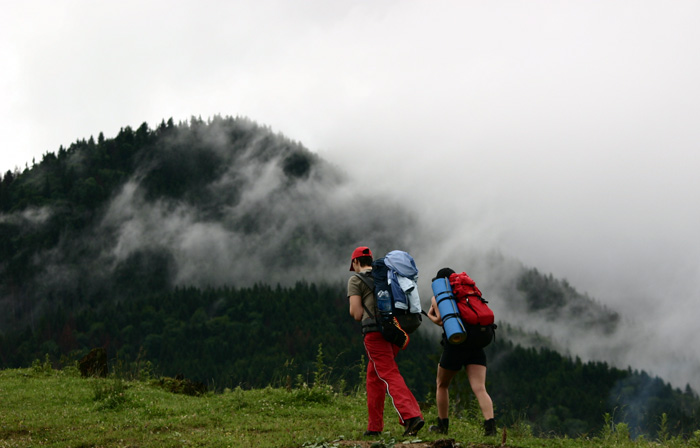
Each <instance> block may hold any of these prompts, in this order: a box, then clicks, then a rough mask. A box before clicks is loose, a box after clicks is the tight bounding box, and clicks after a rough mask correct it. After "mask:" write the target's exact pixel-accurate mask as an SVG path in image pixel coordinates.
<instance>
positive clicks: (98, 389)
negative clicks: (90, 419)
mask: <svg viewBox="0 0 700 448" xmlns="http://www.w3.org/2000/svg"><path fill="white" fill-rule="evenodd" d="M126 389H127V385H126V383H125V382H124V381H123V380H122V379H121V378H118V377H114V378H113V379H111V380H106V381H105V380H96V381H95V382H94V383H93V399H94V400H95V401H96V402H97V403H98V405H97V409H98V410H106V409H116V408H118V407H120V406H121V405H123V404H124V403H126V401H127V395H126Z"/></svg>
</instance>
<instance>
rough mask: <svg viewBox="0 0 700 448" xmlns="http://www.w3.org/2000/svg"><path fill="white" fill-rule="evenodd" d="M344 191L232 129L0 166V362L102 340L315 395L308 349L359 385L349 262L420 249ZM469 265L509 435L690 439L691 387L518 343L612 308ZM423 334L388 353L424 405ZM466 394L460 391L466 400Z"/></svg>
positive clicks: (604, 328)
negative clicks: (606, 430) (488, 330)
mask: <svg viewBox="0 0 700 448" xmlns="http://www.w3.org/2000/svg"><path fill="white" fill-rule="evenodd" d="M353 187H354V186H353V185H352V184H351V183H350V182H349V180H348V179H346V178H345V176H344V174H343V173H342V172H341V171H340V170H339V169H337V168H335V167H333V166H331V165H329V164H328V163H327V162H325V161H324V160H322V159H321V158H319V157H318V156H316V155H315V154H313V153H311V152H309V151H308V150H307V149H305V148H304V147H303V146H302V145H301V144H300V143H297V142H293V141H291V140H289V139H288V138H286V137H284V136H282V135H279V134H275V133H273V132H272V131H271V130H270V129H268V128H266V127H263V126H259V125H258V124H256V123H254V122H252V121H250V120H248V119H245V118H231V117H215V118H213V119H211V120H209V121H207V122H204V121H202V120H201V119H195V118H193V119H191V120H190V122H188V123H179V124H175V123H173V121H172V120H168V121H167V122H165V121H164V122H162V123H161V124H160V125H159V126H157V127H156V129H150V128H149V127H148V126H147V125H146V124H145V123H144V124H143V125H141V126H140V127H139V128H138V129H136V130H133V129H131V128H129V127H126V128H123V129H122V130H121V131H120V132H119V134H118V135H117V136H116V137H115V138H113V139H106V138H104V136H103V135H102V134H100V135H99V136H98V138H97V140H95V139H93V138H92V137H91V138H89V139H88V140H79V141H77V142H76V143H74V144H72V145H70V146H69V147H68V148H63V147H61V148H59V150H58V152H57V154H53V153H47V154H46V155H45V156H44V158H43V160H42V161H41V162H39V163H37V164H34V165H33V166H32V167H30V168H27V169H25V170H24V171H15V172H13V171H7V172H6V173H5V174H4V175H3V176H2V182H1V183H0V213H1V214H0V307H2V309H3V310H4V312H3V313H2V315H0V363H1V364H0V366H1V367H18V366H26V365H28V364H30V363H31V362H32V361H33V360H34V359H37V358H40V359H43V357H44V355H45V354H48V355H49V356H50V357H51V359H53V360H54V361H56V362H58V360H59V359H61V357H68V358H72V359H76V358H78V357H80V356H81V355H83V354H85V353H86V352H87V351H88V350H89V349H90V348H93V347H98V346H102V347H106V348H107V349H108V351H109V353H110V357H111V359H113V360H120V362H123V363H126V364H132V363H136V362H140V363H143V362H146V361H149V362H150V363H152V365H153V366H154V368H155V369H156V371H157V372H158V373H160V374H164V375H175V374H178V373H181V374H184V375H185V376H187V377H190V378H192V379H195V380H198V381H202V382H205V383H207V384H208V385H209V386H210V387H212V388H214V389H221V388H223V387H232V386H237V385H241V386H243V387H263V386H265V385H268V384H283V383H284V382H286V381H288V378H289V381H296V378H297V377H300V378H302V379H303V380H307V381H311V380H312V379H313V378H312V376H311V374H310V372H312V371H313V369H314V362H316V357H317V351H318V350H319V348H321V347H322V351H323V354H324V357H325V360H326V363H327V364H328V365H329V366H330V367H331V368H332V369H333V370H332V376H333V377H334V380H335V381H340V380H341V379H342V380H343V381H345V383H346V384H348V386H353V385H355V384H357V381H358V378H359V377H360V372H361V362H362V347H361V343H360V337H359V329H358V328H357V325H355V323H354V322H353V321H352V320H351V319H350V318H349V316H348V310H347V300H346V298H345V290H344V288H345V285H344V280H345V279H346V277H347V269H348V266H347V265H348V260H347V257H348V254H349V253H350V251H351V250H352V248H353V247H354V246H356V245H359V244H368V245H370V246H372V247H373V248H376V252H379V253H380V252H381V251H382V250H390V249H394V248H404V249H407V250H409V251H411V252H412V253H414V254H419V253H421V252H422V251H423V250H425V248H426V247H428V246H430V245H431V244H433V243H434V241H432V240H430V236H429V234H428V233H426V232H423V229H422V228H421V223H420V221H419V220H418V219H417V218H416V217H415V216H414V215H413V214H412V213H411V212H410V211H407V210H406V209H404V208H402V207H400V206H398V205H395V204H393V203H391V202H390V201H387V200H386V198H382V199H377V198H375V197H373V196H371V195H367V196H360V195H358V194H357V193H356V191H357V189H356V188H353ZM461 261H462V260H459V262H461ZM504 266H509V267H508V268H505V267H504ZM455 268H457V269H459V266H455ZM468 269H469V270H470V274H472V276H473V277H474V278H476V279H478V280H477V281H479V284H480V288H481V289H482V290H483V291H484V293H485V295H486V296H487V297H488V298H490V299H491V300H492V302H491V303H492V305H493V307H494V309H495V310H496V312H497V316H498V317H499V319H500V322H499V324H500V328H499V330H498V335H497V341H496V343H495V344H493V345H492V346H490V347H489V359H490V364H489V365H490V370H489V383H490V384H489V388H490V392H491V393H492V395H493V397H494V401H495V402H496V406H497V410H498V412H499V414H500V415H501V416H502V418H503V419H504V421H506V422H508V421H511V422H512V421H514V420H516V419H518V418H527V419H530V420H531V421H532V422H533V423H534V424H536V427H537V428H538V429H541V430H543V431H549V430H551V431H557V432H561V433H568V434H572V435H573V434H580V433H586V432H590V431H595V430H598V429H599V428H600V426H601V425H602V424H603V415H604V414H605V413H606V412H609V413H611V414H613V413H614V414H615V418H619V419H625V420H626V421H629V422H630V423H631V424H632V428H633V429H634V430H636V431H640V432H649V433H653V432H654V431H655V430H656V429H657V427H658V422H659V419H660V418H661V414H662V413H666V414H667V415H668V416H669V421H670V422H672V429H673V430H674V431H679V432H680V431H685V432H688V431H689V430H690V429H691V428H692V426H693V425H695V427H697V424H698V411H699V409H700V408H699V406H698V399H697V395H696V393H695V392H694V391H692V390H691V389H690V388H687V389H686V390H684V391H681V390H678V389H673V388H672V387H671V386H670V385H669V384H667V383H664V382H663V380H661V379H659V378H655V377H652V376H650V375H647V374H646V373H644V372H639V371H635V370H632V369H619V368H616V367H612V366H609V365H608V364H606V363H604V362H595V361H591V362H583V361H581V360H580V359H578V358H576V357H575V356H574V357H571V356H569V355H566V356H564V355H561V354H559V353H558V352H557V350H563V349H565V348H566V347H567V344H566V341H565V338H564V337H557V338H552V337H551V335H548V334H544V333H543V334H540V333H535V332H533V331H532V330H533V328H539V327H538V326H541V327H542V328H545V326H544V324H543V323H546V325H555V323H554V322H557V324H558V325H560V326H562V327H565V328H566V330H567V334H568V335H569V336H568V337H572V338H573V337H577V338H585V337H586V335H587V334H588V333H593V332H595V333H596V334H597V335H609V334H612V333H614V332H615V331H616V328H617V327H618V326H619V324H620V316H619V315H618V314H617V313H615V312H614V311H613V310H609V309H607V308H605V307H604V306H602V305H600V304H598V303H596V302H595V301H594V300H592V299H591V298H589V297H587V296H586V295H585V294H580V293H578V292H577V291H576V290H575V289H574V288H572V287H571V286H570V285H569V284H568V283H567V282H566V281H560V280H557V279H554V278H553V277H552V276H551V275H543V274H541V273H540V272H538V271H537V270H536V269H532V268H526V267H524V266H522V265H520V264H518V263H513V262H511V261H508V260H506V259H505V258H504V257H502V256H500V255H497V254H489V255H486V256H483V257H480V259H479V261H478V263H474V264H470V265H469V268H468ZM493 272H498V275H497V276H496V275H494V274H492V273H493ZM505 272H507V274H504V273H505ZM429 275H430V274H426V275H425V277H427V278H429ZM496 277H497V278H496ZM482 279H483V283H482V282H481V280H482ZM426 283H429V282H427V281H425V282H423V286H422V287H423V288H424V289H425V284H426ZM422 297H423V299H424V301H426V299H427V298H428V297H429V292H428V293H427V294H422ZM524 316H529V317H528V319H523V317H524ZM535 316H537V319H539V321H536V320H535ZM533 322H534V323H533ZM528 324H531V325H529V326H528ZM430 327H431V324H430V323H429V322H428V323H426V324H424V325H423V327H421V329H420V330H419V332H418V333H416V334H414V335H413V336H412V338H411V344H410V348H409V349H408V350H406V351H404V352H402V353H401V355H400V362H401V367H402V371H403V372H404V374H405V376H406V378H407V382H408V383H409V384H410V385H411V386H412V387H413V388H414V390H415V391H416V393H417V395H418V397H419V398H423V397H428V396H429V395H431V393H432V392H431V391H432V390H433V388H434V375H435V365H436V363H437V355H438V353H439V349H440V347H439V345H438V343H437V341H438V340H439V333H438V332H437V331H436V328H435V327H433V328H430ZM545 333H546V332H545ZM467 387H468V386H467V385H466V382H465V381H463V380H462V381H461V382H459V383H458V384H457V385H456V387H455V390H456V391H457V392H456V393H460V391H461V396H463V397H464V398H465V400H466V397H468V393H467V392H466V390H467V389H466V388H467ZM457 405H458V406H465V407H466V405H465V403H464V401H461V404H460V400H457Z"/></svg>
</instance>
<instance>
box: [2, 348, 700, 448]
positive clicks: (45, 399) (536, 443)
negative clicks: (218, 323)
mask: <svg viewBox="0 0 700 448" xmlns="http://www.w3.org/2000/svg"><path fill="white" fill-rule="evenodd" d="M174 381H175V380H173V379H167V378H160V379H154V378H147V377H146V378H141V379H139V380H136V379H125V378H124V377H119V376H114V375H112V376H111V377H108V378H81V376H80V374H79V372H78V370H77V369H76V368H66V369H63V370H60V371H59V370H54V369H52V368H51V367H50V365H49V364H47V363H41V362H38V361H37V362H35V364H34V366H33V367H32V368H28V369H7V370H2V371H0V447H28V446H50V447H134V448H135V447H187V446H199V447H283V448H292V447H302V446H305V447H317V448H320V447H334V446H335V447H340V446H351V447H352V446H355V447H370V446H374V447H377V448H380V447H391V446H407V447H408V446H411V447H436V446H440V445H439V444H440V443H443V442H439V441H440V440H442V439H444V438H445V437H444V436H438V435H435V434H432V433H430V432H429V431H427V427H426V428H424V429H423V430H422V431H421V432H420V433H419V435H418V437H416V438H411V439H406V438H404V437H402V436H401V432H402V431H401V429H402V428H401V427H400V426H399V425H398V421H397V419H396V418H395V416H394V415H392V413H391V412H389V411H387V413H386V426H385V432H384V433H383V435H382V436H381V437H376V438H372V439H368V438H363V437H362V432H363V431H364V429H365V428H364V427H365V422H366V410H365V405H364V400H365V398H364V394H363V391H362V390H361V389H360V390H353V391H348V390H342V384H340V385H334V386H331V385H328V384H321V385H317V386H315V387H308V386H307V385H305V384H303V383H298V384H294V385H292V386H291V387H289V388H264V389H254V390H242V389H234V390H226V391H224V392H223V393H220V394H213V393H206V394H204V395H199V396H189V395H184V394H178V393H173V392H171V391H169V390H168V387H164V386H168V385H171V384H172V383H173V382H174ZM423 412H424V415H425V417H426V419H427V420H428V421H431V420H433V419H434V418H435V417H436V412H435V409H434V407H427V408H425V409H424V411H423ZM605 418H606V417H605V416H601V419H605ZM659 424H660V425H663V422H659ZM450 431H451V432H450V434H449V438H451V439H455V441H456V442H458V443H460V444H461V446H463V447H466V446H501V443H502V434H501V435H499V436H498V437H496V438H487V437H484V436H482V434H481V427H480V421H479V419H478V418H475V417H473V413H471V412H465V413H464V414H463V415H462V416H460V417H455V418H453V419H452V422H451V425H450ZM506 437H507V440H506V446H509V447H612V446H614V447H640V448H641V447H652V446H653V447H680V446H696V447H697V446H700V431H696V432H695V434H693V436H692V437H691V438H690V439H688V440H682V439H680V438H673V437H669V436H667V435H665V433H664V432H663V431H662V432H661V434H660V436H659V440H653V441H651V440H644V439H643V438H641V439H637V440H636V441H632V440H630V438H629V431H628V429H627V427H626V425H625V424H615V422H614V421H613V420H612V419H608V420H607V424H606V426H605V429H604V430H603V431H602V432H601V433H600V434H595V435H589V436H588V437H586V438H576V439H572V438H557V437H552V438H537V437H533V436H532V435H531V432H530V431H529V428H528V426H527V425H526V424H524V423H516V424H514V425H511V426H509V427H507V428H506ZM404 442H410V444H407V445H400V444H401V443H404ZM442 446H449V445H442Z"/></svg>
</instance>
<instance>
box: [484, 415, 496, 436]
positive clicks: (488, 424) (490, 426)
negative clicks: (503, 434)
mask: <svg viewBox="0 0 700 448" xmlns="http://www.w3.org/2000/svg"><path fill="white" fill-rule="evenodd" d="M484 435H485V436H495V435H496V420H495V419H493V418H490V419H488V420H484Z"/></svg>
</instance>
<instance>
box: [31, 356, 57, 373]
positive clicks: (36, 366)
mask: <svg viewBox="0 0 700 448" xmlns="http://www.w3.org/2000/svg"><path fill="white" fill-rule="evenodd" d="M32 369H33V370H34V372H35V373H45V374H49V373H53V366H52V365H51V360H50V359H49V354H48V353H47V354H46V357H45V358H44V362H43V363H42V362H41V361H39V360H38V359H35V360H34V362H33V363H32Z"/></svg>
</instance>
